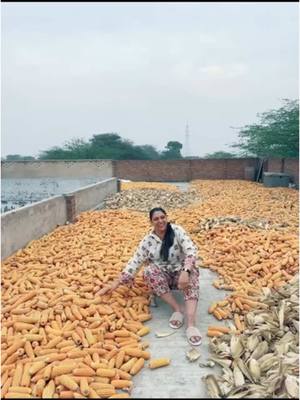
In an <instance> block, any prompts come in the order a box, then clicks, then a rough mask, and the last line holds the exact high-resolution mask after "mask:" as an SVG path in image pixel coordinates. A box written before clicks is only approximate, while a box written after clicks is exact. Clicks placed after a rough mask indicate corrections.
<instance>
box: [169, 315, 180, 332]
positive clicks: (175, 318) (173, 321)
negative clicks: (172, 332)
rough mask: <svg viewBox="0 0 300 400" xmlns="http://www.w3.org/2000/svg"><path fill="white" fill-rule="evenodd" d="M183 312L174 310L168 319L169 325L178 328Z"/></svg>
mask: <svg viewBox="0 0 300 400" xmlns="http://www.w3.org/2000/svg"><path fill="white" fill-rule="evenodd" d="M183 318H184V316H183V314H182V312H180V311H175V312H173V314H172V315H171V317H170V319H169V326H170V327H171V328H173V329H178V328H180V327H181V326H182V325H183Z"/></svg>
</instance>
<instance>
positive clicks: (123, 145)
mask: <svg viewBox="0 0 300 400" xmlns="http://www.w3.org/2000/svg"><path fill="white" fill-rule="evenodd" d="M169 143H171V145H170V146H171V147H170V148H168V151H169V152H170V154H169V155H170V157H172V156H173V155H174V152H175V153H176V154H177V153H178V150H177V148H178V144H179V146H181V147H182V145H181V143H179V142H169ZM172 143H173V145H172ZM174 143H175V145H174ZM176 143H177V145H176ZM174 146H175V147H174ZM167 156H168V155H167ZM160 158H161V153H160V152H159V151H157V150H156V148H155V147H154V146H151V145H148V144H145V145H141V146H137V145H135V144H134V143H133V142H132V141H130V140H127V139H123V138H121V136H120V135H118V134H117V133H113V132H112V133H103V134H97V135H93V136H92V137H91V138H90V139H89V140H88V141H85V140H84V139H76V138H73V139H71V140H70V141H68V142H66V143H65V144H64V146H63V147H58V146H55V147H52V148H51V149H49V150H45V151H43V152H41V153H40V155H39V159H41V160H50V159H51V160H61V159H64V160H69V159H73V160H74V159H77V160H78V159H114V160H158V159H160Z"/></svg>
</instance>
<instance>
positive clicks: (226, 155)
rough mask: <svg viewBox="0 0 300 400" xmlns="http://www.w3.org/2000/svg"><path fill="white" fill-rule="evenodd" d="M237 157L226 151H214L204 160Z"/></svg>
mask: <svg viewBox="0 0 300 400" xmlns="http://www.w3.org/2000/svg"><path fill="white" fill-rule="evenodd" d="M236 156H237V155H236V154H233V153H229V152H228V151H215V152H214V153H208V154H206V155H205V156H204V158H235V157H236Z"/></svg>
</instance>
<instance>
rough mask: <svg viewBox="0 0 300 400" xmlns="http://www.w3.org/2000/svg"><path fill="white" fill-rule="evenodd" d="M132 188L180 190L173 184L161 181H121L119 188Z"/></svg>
mask: <svg viewBox="0 0 300 400" xmlns="http://www.w3.org/2000/svg"><path fill="white" fill-rule="evenodd" d="M132 189H156V190H166V191H168V192H180V190H179V188H178V187H177V186H176V185H175V184H169V183H161V182H124V181H121V190H132Z"/></svg>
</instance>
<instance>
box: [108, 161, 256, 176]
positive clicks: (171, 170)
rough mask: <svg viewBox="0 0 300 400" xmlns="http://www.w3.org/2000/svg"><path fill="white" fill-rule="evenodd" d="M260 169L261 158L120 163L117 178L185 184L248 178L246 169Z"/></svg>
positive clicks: (115, 173)
mask: <svg viewBox="0 0 300 400" xmlns="http://www.w3.org/2000/svg"><path fill="white" fill-rule="evenodd" d="M246 167H253V168H254V169H257V167H258V159H256V158H245V159H214V160H208V159H199V160H158V161H153V160H146V161H144V160H118V161H114V176H116V177H118V178H120V179H130V180H132V181H162V182H163V181H165V182H166V181H169V182H176V181H177V182H183V181H190V180H194V179H245V168H246Z"/></svg>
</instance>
